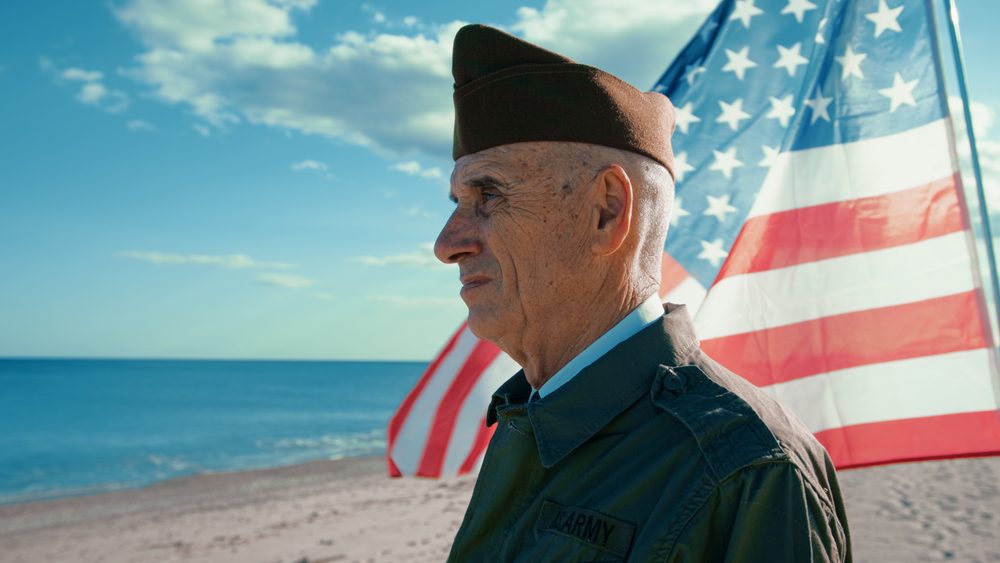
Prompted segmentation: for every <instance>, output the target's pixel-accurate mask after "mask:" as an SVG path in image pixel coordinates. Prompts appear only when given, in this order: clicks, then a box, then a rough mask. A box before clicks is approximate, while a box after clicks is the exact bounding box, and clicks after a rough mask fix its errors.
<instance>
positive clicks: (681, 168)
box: [674, 151, 694, 182]
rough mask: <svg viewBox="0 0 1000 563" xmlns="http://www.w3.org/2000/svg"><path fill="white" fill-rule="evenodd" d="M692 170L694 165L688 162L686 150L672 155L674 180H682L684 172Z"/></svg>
mask: <svg viewBox="0 0 1000 563" xmlns="http://www.w3.org/2000/svg"><path fill="white" fill-rule="evenodd" d="M692 170H694V166H691V165H690V164H688V153H687V151H682V152H679V153H677V154H676V155H674V181H676V182H681V181H683V180H684V174H687V173H688V172H690V171H692Z"/></svg>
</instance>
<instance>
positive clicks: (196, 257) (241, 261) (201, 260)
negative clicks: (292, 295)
mask: <svg viewBox="0 0 1000 563" xmlns="http://www.w3.org/2000/svg"><path fill="white" fill-rule="evenodd" d="M118 256H119V257H121V258H128V259H130V260H138V261H140V262H149V263H151V264H195V265H199V266H216V267H220V268H236V269H246V268H258V269H259V268H267V269H273V270H287V269H290V268H295V267H297V266H296V265H295V264H288V263H285V262H259V261H257V260H254V259H253V258H250V257H249V256H246V255H244V254H227V255H223V256H212V255H208V254H174V253H169V252H150V251H138V250H130V251H126V252H120V253H118Z"/></svg>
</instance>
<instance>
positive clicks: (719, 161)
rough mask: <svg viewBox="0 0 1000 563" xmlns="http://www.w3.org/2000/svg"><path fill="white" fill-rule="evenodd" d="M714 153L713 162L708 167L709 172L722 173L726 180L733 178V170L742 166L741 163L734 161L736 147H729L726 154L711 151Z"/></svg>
mask: <svg viewBox="0 0 1000 563" xmlns="http://www.w3.org/2000/svg"><path fill="white" fill-rule="evenodd" d="M712 152H713V153H715V162H713V163H712V165H711V166H709V167H708V169H709V170H717V171H719V172H722V175H723V176H725V177H726V179H727V180H728V179H730V178H732V177H733V168H739V167H740V166H743V163H742V162H740V161H738V160H736V147H730V148H729V150H728V151H726V152H719V151H716V150H713V151H712Z"/></svg>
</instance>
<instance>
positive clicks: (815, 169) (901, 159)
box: [750, 119, 955, 217]
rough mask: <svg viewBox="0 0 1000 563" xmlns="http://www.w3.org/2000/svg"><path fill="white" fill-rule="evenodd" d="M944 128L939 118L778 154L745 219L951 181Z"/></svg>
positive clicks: (945, 125)
mask: <svg viewBox="0 0 1000 563" xmlns="http://www.w3.org/2000/svg"><path fill="white" fill-rule="evenodd" d="M947 127H948V121H947V120H945V119H940V120H938V121H933V122H931V123H928V124H927V125H923V126H920V127H917V128H916V129H909V130H907V131H904V132H902V133H896V134H894V135H886V136H884V137H878V138H875V139H865V140H863V141H856V142H853V143H845V144H842V145H830V146H827V147H820V148H815V149H804V150H799V151H794V152H787V153H781V154H780V155H778V157H777V158H776V159H775V162H774V164H773V165H772V166H771V170H770V171H769V172H768V174H767V178H765V179H764V184H763V185H762V186H761V189H760V192H759V193H758V195H757V198H756V199H755V200H754V204H753V207H752V208H751V209H750V217H758V216H760V215H769V214H771V213H776V212H779V211H787V210H790V209H798V208H802V207H809V206H813V205H821V204H824V203H833V202H836V201H844V200H849V199H857V198H862V197H872V196H880V195H885V194H889V193H893V192H897V191H900V190H905V189H908V188H912V187H914V186H920V185H923V184H926V183H927V182H930V181H932V180H936V179H938V178H945V177H948V176H951V175H952V174H954V173H955V165H954V164H953V163H952V160H951V149H950V146H949V144H948V130H947ZM899 147H905V149H900V148H899Z"/></svg>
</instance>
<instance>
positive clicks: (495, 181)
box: [448, 175, 511, 203]
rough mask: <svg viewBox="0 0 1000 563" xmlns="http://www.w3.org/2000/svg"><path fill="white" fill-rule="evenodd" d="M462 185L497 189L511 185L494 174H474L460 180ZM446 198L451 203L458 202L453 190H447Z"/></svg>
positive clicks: (505, 188) (481, 188)
mask: <svg viewBox="0 0 1000 563" xmlns="http://www.w3.org/2000/svg"><path fill="white" fill-rule="evenodd" d="M462 184H463V185H465V186H468V187H470V188H475V189H477V190H485V189H497V190H509V189H510V187H511V185H510V183H508V182H504V181H503V180H501V179H499V178H497V177H495V176H489V175H486V176H476V177H474V178H471V179H469V180H466V181H464V182H462ZM448 199H449V200H451V202H452V203H458V197H456V196H455V192H448Z"/></svg>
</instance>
